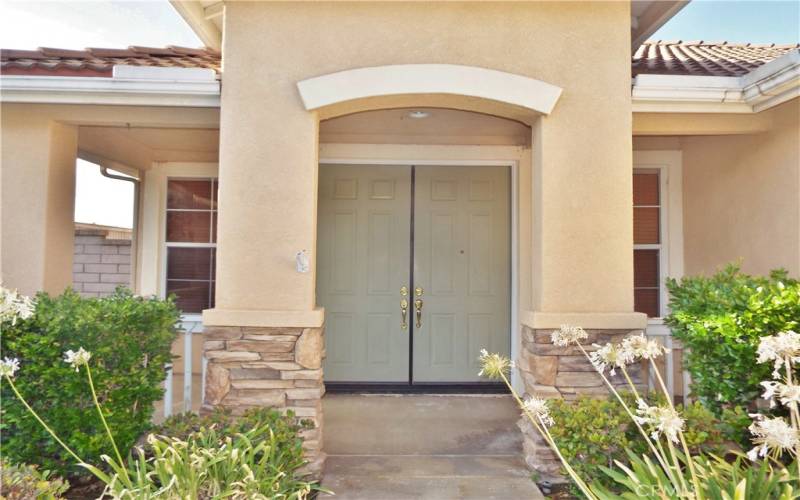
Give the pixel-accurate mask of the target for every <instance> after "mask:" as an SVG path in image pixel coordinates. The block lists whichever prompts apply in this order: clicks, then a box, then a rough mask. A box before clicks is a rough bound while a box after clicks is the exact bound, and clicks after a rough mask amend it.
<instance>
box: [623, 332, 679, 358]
mask: <svg viewBox="0 0 800 500" xmlns="http://www.w3.org/2000/svg"><path fill="white" fill-rule="evenodd" d="M622 350H623V351H626V355H627V356H629V357H632V358H633V360H637V359H655V358H657V357H659V356H661V355H662V354H664V353H667V352H669V349H667V348H666V347H664V346H663V345H661V342H659V341H658V340H655V339H648V338H647V337H645V335H644V333H640V334H639V335H629V336H627V337H625V339H623V341H622Z"/></svg>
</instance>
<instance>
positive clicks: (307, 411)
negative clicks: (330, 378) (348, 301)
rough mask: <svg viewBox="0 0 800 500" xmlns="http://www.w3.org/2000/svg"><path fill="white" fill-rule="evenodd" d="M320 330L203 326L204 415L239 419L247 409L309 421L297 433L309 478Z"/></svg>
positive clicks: (318, 421) (316, 462)
mask: <svg viewBox="0 0 800 500" xmlns="http://www.w3.org/2000/svg"><path fill="white" fill-rule="evenodd" d="M323 349H324V347H323V329H322V328H272V327H271V328H259V327H239V326H206V327H205V343H204V346H203V350H204V352H205V357H206V359H207V360H208V366H207V369H206V390H205V395H204V400H203V410H204V411H209V410H210V409H212V408H213V407H222V408H228V409H230V410H231V411H232V412H233V413H234V414H242V413H243V412H244V411H245V410H247V409H249V408H259V407H271V408H276V409H279V410H283V411H286V410H292V411H293V412H294V414H295V415H296V416H297V418H298V419H303V420H309V421H311V422H312V423H313V424H314V427H313V428H312V429H307V430H304V431H302V434H301V435H302V437H303V439H304V442H303V448H304V450H305V452H306V458H307V460H308V462H309V464H308V466H307V470H308V472H309V473H312V474H314V475H318V474H319V473H320V472H321V470H322V465H323V464H324V461H325V454H324V453H323V452H322V429H323V426H322V396H323V395H324V394H325V385H324V384H323V381H322V358H323V357H324V350H323Z"/></svg>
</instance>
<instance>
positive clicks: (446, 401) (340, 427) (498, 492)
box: [322, 394, 543, 500]
mask: <svg viewBox="0 0 800 500" xmlns="http://www.w3.org/2000/svg"><path fill="white" fill-rule="evenodd" d="M323 409H324V410H323V411H324V415H325V432H324V445H323V449H324V450H325V451H326V453H327V454H328V461H327V464H326V466H325V471H324V474H323V479H322V484H323V486H325V487H326V488H328V489H330V490H332V491H333V492H334V493H335V494H336V498H338V499H342V500H362V499H363V500H366V499H369V500H384V499H385V500H406V499H426V500H428V499H429V500H450V499H508V498H515V499H539V498H543V496H542V494H541V493H540V492H539V490H538V489H537V488H536V485H535V484H534V483H533V481H532V480H531V477H530V472H529V471H528V469H527V467H526V466H525V462H524V461H523V459H522V436H521V434H520V431H519V429H518V428H517V426H516V421H517V419H518V418H519V412H518V411H517V409H516V406H515V404H514V402H513V400H512V399H511V396H505V395H344V394H329V395H327V396H325V398H324V399H323ZM323 498H330V497H328V496H327V495H324V496H323Z"/></svg>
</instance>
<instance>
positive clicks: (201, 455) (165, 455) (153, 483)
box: [105, 409, 319, 500]
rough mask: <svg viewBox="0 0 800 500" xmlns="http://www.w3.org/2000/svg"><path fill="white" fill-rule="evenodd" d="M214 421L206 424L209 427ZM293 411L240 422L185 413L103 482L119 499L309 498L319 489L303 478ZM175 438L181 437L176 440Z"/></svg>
mask: <svg viewBox="0 0 800 500" xmlns="http://www.w3.org/2000/svg"><path fill="white" fill-rule="evenodd" d="M207 423H209V424H211V425H210V426H209V427H206V426H205V424H207ZM302 427H303V426H301V425H296V424H295V423H294V417H293V415H291V414H288V415H286V416H284V415H281V414H280V413H278V412H277V411H274V410H269V409H258V410H253V411H250V412H248V413H247V414H246V415H244V416H243V417H242V418H240V419H238V420H234V419H232V418H231V417H230V415H229V414H224V413H217V414H215V415H213V416H211V417H198V416H196V415H190V414H187V415H182V416H178V417H175V418H172V419H170V421H168V422H166V423H165V425H163V426H162V427H161V428H160V429H159V431H166V432H170V433H172V434H174V435H175V436H169V437H167V436H158V435H155V434H151V435H150V436H149V437H148V438H147V445H146V449H140V451H139V453H138V455H139V456H138V460H131V461H130V463H129V464H128V473H127V476H128V477H130V478H132V480H131V481H127V480H126V479H125V478H124V477H123V476H124V475H125V474H124V472H123V470H122V469H119V470H115V475H113V476H111V477H109V478H108V479H107V480H106V481H105V482H106V484H107V485H108V488H107V489H106V491H107V493H109V494H111V495H112V496H113V497H114V498H151V497H153V496H154V494H155V493H156V492H158V495H157V496H158V498H176V499H177V498H181V499H182V498H242V499H244V498H263V499H266V498H272V499H289V500H293V499H297V500H300V499H305V498H307V497H308V495H309V494H310V493H311V492H312V491H315V490H319V487H318V485H317V484H316V483H315V482H313V481H306V480H304V479H302V478H300V477H299V476H298V474H297V471H298V469H299V468H300V467H301V466H302V465H303V464H304V463H305V462H304V460H303V448H302V440H301V439H300V438H299V437H298V435H297V432H298V431H299V430H300V429H301V428H302ZM176 436H177V437H176Z"/></svg>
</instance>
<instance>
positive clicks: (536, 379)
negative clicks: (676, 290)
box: [517, 326, 645, 478]
mask: <svg viewBox="0 0 800 500" xmlns="http://www.w3.org/2000/svg"><path fill="white" fill-rule="evenodd" d="M552 331H553V329H531V328H529V327H527V326H523V327H522V349H520V355H519V358H518V359H517V367H518V368H519V371H520V376H521V377H522V381H523V384H524V387H525V396H526V397H527V396H536V397H539V398H556V399H567V400H571V399H575V398H577V397H578V396H580V395H590V396H597V397H606V396H608V395H610V391H609V390H608V387H607V386H606V385H605V383H604V382H603V379H602V378H601V377H600V375H599V374H598V373H597V371H596V370H595V368H594V367H593V366H592V364H591V363H590V362H589V360H587V359H586V357H585V356H584V355H583V353H582V352H581V350H580V348H579V347H577V346H568V347H558V346H556V345H553V343H552V341H551V340H550V334H551V333H552ZM586 333H588V334H589V338H588V339H587V340H585V341H583V342H582V344H583V346H584V349H585V350H586V352H592V351H594V350H596V348H595V347H593V346H592V344H600V345H604V344H606V343H608V342H614V343H618V342H621V341H622V339H623V338H624V337H626V336H627V335H629V334H630V333H632V330H586ZM628 374H629V375H630V376H631V378H632V380H633V382H634V384H636V385H637V387H641V388H642V389H644V388H645V386H644V383H643V380H644V370H643V366H642V365H640V364H636V365H632V366H630V367H629V368H628ZM609 381H610V382H611V383H612V384H613V385H614V386H615V387H619V388H621V389H625V388H627V383H626V381H625V379H624V377H623V376H622V375H621V374H619V373H618V374H617V375H616V376H614V377H609ZM518 425H519V428H520V430H521V431H522V434H523V438H524V439H523V452H524V454H525V462H526V463H527V464H528V467H530V468H531V469H532V470H534V471H536V472H538V473H540V474H542V475H545V476H548V477H551V478H556V477H558V476H559V475H560V470H561V463H560V462H559V461H558V459H557V457H556V456H555V454H554V453H553V452H552V450H550V448H549V447H548V446H547V444H546V443H545V442H544V440H543V439H542V438H541V436H540V435H539V433H538V432H537V431H536V429H534V428H533V426H532V425H531V423H530V422H528V420H527V419H525V418H522V419H521V420H520V421H519V424H518Z"/></svg>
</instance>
